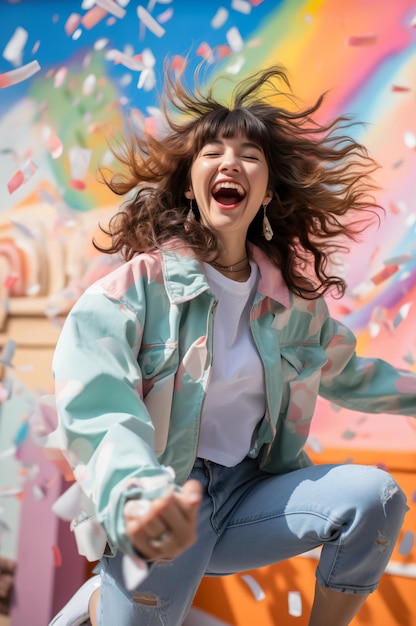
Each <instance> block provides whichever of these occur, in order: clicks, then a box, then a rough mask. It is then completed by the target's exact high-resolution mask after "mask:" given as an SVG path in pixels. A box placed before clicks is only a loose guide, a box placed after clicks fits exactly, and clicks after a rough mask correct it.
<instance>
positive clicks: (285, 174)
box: [95, 66, 381, 299]
mask: <svg viewBox="0 0 416 626" xmlns="http://www.w3.org/2000/svg"><path fill="white" fill-rule="evenodd" d="M200 72H201V66H199V67H198V68H197V70H196V72H195V75H194V86H193V88H192V89H191V88H190V86H189V84H187V83H186V81H185V79H184V76H183V75H174V73H173V72H170V71H169V70H167V71H166V75H165V85H164V93H163V97H162V98H161V100H160V103H161V109H162V112H163V113H164V117H165V120H166V121H165V123H166V129H165V132H164V133H163V134H161V135H160V136H157V137H155V136H149V135H146V134H143V133H139V132H137V131H135V130H134V129H133V128H131V129H130V133H129V134H128V137H126V138H125V140H124V143H120V145H119V148H120V150H119V151H118V152H116V154H117V157H118V159H119V161H120V162H121V164H122V165H123V166H124V168H125V170H124V173H113V174H112V175H111V176H110V177H106V176H105V175H104V181H105V183H106V184H107V185H108V186H109V188H110V189H111V190H112V191H113V192H114V193H116V194H118V195H125V194H131V193H132V192H133V193H132V195H130V196H129V198H128V199H127V200H126V202H125V203H124V204H123V206H122V208H121V209H120V211H119V212H118V213H117V214H116V215H115V216H114V217H113V218H112V220H111V221H110V223H109V227H108V229H107V230H106V229H103V230H104V232H106V233H107V234H108V235H110V237H111V244H110V245H109V247H108V248H103V247H100V246H98V244H95V245H96V247H97V248H98V249H99V250H101V251H102V252H109V253H115V252H122V253H123V255H124V257H125V258H126V259H130V258H132V257H133V256H134V255H136V254H138V253H140V252H145V251H149V250H152V249H155V248H158V247H160V246H161V245H163V244H164V245H166V244H167V243H168V242H169V240H172V239H175V240H178V239H179V240H181V241H183V242H184V245H186V246H188V247H189V248H191V249H193V251H194V253H195V254H196V256H197V257H198V258H199V259H201V260H209V261H211V260H212V259H213V258H214V257H215V256H217V255H218V253H219V242H218V241H217V239H216V237H215V234H214V233H213V232H211V231H210V230H209V229H208V228H207V227H206V226H204V225H203V224H201V223H200V222H199V221H198V220H194V221H192V222H187V220H186V216H187V214H188V210H189V201H188V200H187V199H186V197H185V191H186V190H187V189H188V188H189V183H190V180H189V176H190V169H191V165H192V162H193V160H194V158H195V156H196V155H197V154H198V153H199V151H200V150H201V148H202V147H203V145H204V144H205V143H206V142H207V141H209V140H210V139H213V138H215V137H218V136H219V135H221V136H223V137H232V136H236V135H238V134H239V133H244V134H245V135H246V136H247V137H248V138H249V139H250V140H251V141H255V142H256V143H258V144H259V145H260V146H261V147H262V149H263V151H264V154H265V156H266V159H267V163H268V166H269V188H270V189H271V190H272V191H273V198H272V200H271V202H270V203H269V205H268V207H267V216H268V219H269V221H270V224H271V227H272V229H273V231H274V236H273V238H272V240H271V241H266V239H264V237H263V235H262V218H263V210H262V208H261V207H259V212H258V213H257V215H256V216H255V218H254V219H253V221H252V223H251V224H250V227H249V230H248V234H247V239H248V241H250V242H252V243H253V244H255V245H256V246H258V247H259V248H261V249H262V250H263V251H264V252H265V253H266V254H267V255H268V257H269V258H270V259H271V260H272V262H273V263H274V264H275V265H276V266H277V267H278V268H279V269H280V271H281V272H282V274H283V277H284V279H285V281H286V283H287V285H288V287H289V289H290V290H291V291H293V292H294V293H298V294H300V295H302V296H303V297H307V298H311V299H313V298H316V297H319V296H320V295H323V294H325V293H326V292H327V291H329V290H330V289H334V290H335V292H336V294H337V295H339V296H340V295H342V294H343V293H344V292H345V289H346V284H345V281H344V279H343V278H342V277H339V276H336V275H334V274H332V273H331V263H330V259H331V257H332V255H333V253H334V252H340V251H341V252H345V251H347V250H348V245H347V242H348V240H351V241H355V240H357V238H358V235H359V234H360V233H362V232H363V231H364V230H365V228H366V227H367V226H368V225H369V224H370V223H371V222H372V221H373V218H374V217H375V218H377V219H379V218H378V215H377V213H378V210H379V209H381V207H380V206H379V205H378V204H377V203H376V202H375V200H374V198H373V197H372V195H371V192H372V191H373V190H374V188H375V187H374V184H373V183H372V179H371V175H372V173H373V172H374V171H375V169H376V168H377V164H376V163H375V161H374V160H373V159H372V158H371V157H370V156H369V154H368V151H367V150H366V148H365V147H364V146H363V145H362V144H360V143H358V142H357V141H355V140H354V139H353V138H352V137H351V136H350V135H348V134H347V131H348V129H350V128H351V126H353V125H354V124H356V122H352V121H351V119H350V118H348V117H345V116H343V117H337V118H336V119H334V120H332V121H330V122H327V123H325V124H319V123H318V122H317V121H315V120H314V119H313V116H314V114H315V113H316V112H317V111H318V109H319V108H320V107H321V105H322V102H323V99H324V96H323V95H322V96H321V97H320V98H319V99H318V100H317V102H316V103H315V104H314V105H312V106H310V107H308V108H303V109H301V108H298V107H294V102H295V100H294V97H293V95H292V93H291V91H290V83H289V80H288V77H287V74H286V72H285V70H284V69H283V68H281V67H279V66H273V67H270V68H267V69H264V70H263V71H259V72H257V73H256V74H255V75H253V76H251V77H249V78H248V79H245V80H244V81H241V82H240V83H239V84H238V85H236V86H234V88H233V90H231V91H230V94H229V103H226V102H220V101H219V100H217V99H216V98H215V96H214V90H215V86H216V85H217V83H218V81H219V80H220V79H217V80H216V81H213V83H212V84H211V86H210V87H208V88H207V89H206V91H205V93H203V92H202V89H201V87H200ZM279 84H280V85H282V86H283V88H284V89H285V90H286V91H282V90H281V88H279V86H278V85H279ZM278 100H283V102H284V104H285V106H284V107H283V106H279V105H278V104H277V101H278ZM353 215H354V216H355V217H354V219H352V216H353ZM306 274H307V276H308V278H307V280H305V275H306Z"/></svg>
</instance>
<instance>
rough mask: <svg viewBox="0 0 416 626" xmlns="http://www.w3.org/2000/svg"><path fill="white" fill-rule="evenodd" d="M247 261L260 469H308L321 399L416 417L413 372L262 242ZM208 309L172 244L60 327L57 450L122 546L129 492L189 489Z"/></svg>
mask: <svg viewBox="0 0 416 626" xmlns="http://www.w3.org/2000/svg"><path fill="white" fill-rule="evenodd" d="M251 256H252V258H253V259H254V261H255V262H256V263H257V265H258V267H259V272H260V278H259V283H258V288H257V294H256V296H255V298H254V301H253V304H252V307H251V312H250V320H249V323H250V328H251V333H252V337H253V341H254V343H255V345H256V347H257V350H258V352H259V355H260V358H261V361H262V363H263V366H264V381H265V397H266V411H265V415H264V418H263V419H262V421H261V422H260V424H259V427H258V428H257V430H256V432H255V433H254V436H253V441H252V449H251V451H250V455H251V456H252V457H256V458H257V459H258V463H259V465H260V467H261V468H262V469H263V470H264V471H266V472H271V473H284V472H289V471H292V470H295V469H297V468H301V467H304V466H306V465H309V464H310V460H309V458H308V457H307V455H306V453H305V451H304V446H305V442H306V439H307V437H308V433H309V427H310V423H311V420H312V416H313V413H314V408H315V403H316V399H317V396H318V395H320V396H323V397H324V398H327V399H328V400H330V401H331V402H333V403H336V404H338V405H340V406H343V407H348V408H350V409H355V410H359V411H361V412H368V413H378V412H380V413H395V414H404V415H412V416H415V415H416V374H414V373H411V372H407V371H399V370H397V369H395V368H394V367H392V366H390V365H389V364H388V363H386V362H384V361H383V360H380V359H370V358H360V357H358V356H357V355H356V352H355V347H356V340H355V337H354V335H353V334H352V333H351V332H350V331H349V330H348V329H347V328H346V327H345V326H344V325H342V324H341V323H339V322H337V321H335V320H334V319H332V318H331V317H330V315H329V312H328V308H327V304H326V302H325V300H324V299H323V298H320V299H318V300H313V301H310V300H304V299H302V298H300V297H298V296H296V295H294V294H292V293H290V292H289V290H288V289H287V287H286V285H285V284H284V282H283V279H282V276H281V274H280V272H279V271H278V270H277V269H276V267H275V266H273V265H272V264H271V262H270V261H269V260H268V258H267V257H266V255H265V254H264V253H263V252H262V251H261V250H260V249H258V248H256V247H254V246H253V247H252V248H251ZM215 308H216V300H215V297H214V295H213V293H212V292H211V291H210V288H209V286H208V283H207V281H206V278H205V275H204V273H203V270H202V267H201V264H200V263H199V262H198V261H197V260H196V259H195V258H194V257H193V255H191V254H189V251H186V250H185V249H184V248H182V249H181V248H179V247H178V248H176V249H173V250H164V251H155V252H154V253H149V254H140V255H138V256H136V257H135V258H133V259H132V260H131V261H129V262H127V263H125V264H123V265H121V266H120V267H119V268H117V269H116V270H114V271H112V272H111V273H110V274H108V275H107V276H105V277H104V278H102V279H100V280H99V281H98V282H96V283H95V284H94V285H92V286H91V287H89V288H88V289H87V290H86V291H85V292H84V293H83V295H82V296H81V297H80V298H79V300H78V301H77V303H76V304H75V305H74V307H73V308H72V310H71V311H70V313H69V315H68V317H67V319H66V321H65V324H64V327H63V329H62V332H61V336H60V339H59V341H58V344H57V347H56V351H55V355H54V361H53V370H54V376H55V380H56V390H55V391H56V393H55V395H56V404H57V411H58V415H59V431H60V435H61V438H62V439H63V441H64V448H65V450H66V452H65V454H66V457H67V459H68V461H69V463H70V464H71V466H72V468H73V471H74V476H75V478H76V480H77V481H78V484H79V485H80V486H81V489H82V491H83V494H85V496H86V497H87V499H89V500H90V501H92V503H93V507H94V511H95V515H96V518H97V519H98V521H99V523H100V524H101V526H102V527H103V528H104V529H105V532H106V534H107V537H108V539H109V541H110V544H112V545H113V546H115V547H116V548H121V549H122V550H124V551H125V552H127V553H129V552H130V553H131V550H132V548H131V546H130V544H129V542H128V540H127V539H126V537H125V536H124V522H123V508H124V504H125V502H126V501H127V499H129V498H136V497H139V498H140V497H144V498H150V499H152V498H153V497H156V496H157V495H158V494H159V493H160V490H161V489H162V488H164V486H165V485H166V484H167V483H172V482H173V481H174V482H175V483H176V485H181V484H183V483H184V482H185V481H186V479H187V477H188V476H189V473H190V471H191V469H192V466H193V464H194V460H195V457H196V454H197V447H198V436H199V426H200V418H201V412H202V410H203V405H204V398H205V393H206V389H207V386H208V383H209V376H210V368H211V362H212V339H213V323H214V317H215ZM224 402H225V403H226V402H227V399H226V398H224Z"/></svg>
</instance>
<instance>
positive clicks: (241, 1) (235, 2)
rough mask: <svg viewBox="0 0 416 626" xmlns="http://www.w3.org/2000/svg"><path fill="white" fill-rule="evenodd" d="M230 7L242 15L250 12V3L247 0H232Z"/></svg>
mask: <svg viewBox="0 0 416 626" xmlns="http://www.w3.org/2000/svg"><path fill="white" fill-rule="evenodd" d="M231 8H232V9H233V10H234V11H238V13H243V15H249V14H250V13H251V9H252V5H251V4H250V2H247V0H232V2H231Z"/></svg>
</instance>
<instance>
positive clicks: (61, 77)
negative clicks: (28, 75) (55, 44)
mask: <svg viewBox="0 0 416 626" xmlns="http://www.w3.org/2000/svg"><path fill="white" fill-rule="evenodd" d="M67 74H68V69H67V68H66V67H60V68H59V70H57V71H56V73H55V76H54V79H53V86H54V87H55V89H59V87H62V85H64V84H65V81H66V77H67Z"/></svg>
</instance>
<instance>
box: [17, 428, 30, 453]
mask: <svg viewBox="0 0 416 626" xmlns="http://www.w3.org/2000/svg"><path fill="white" fill-rule="evenodd" d="M28 435H29V423H28V422H24V423H23V424H22V425H21V426H20V428H19V430H18V431H17V434H16V437H15V439H14V444H15V446H16V448H18V447H19V446H21V445H22V443H24V442H25V441H26V439H27V438H28Z"/></svg>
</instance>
